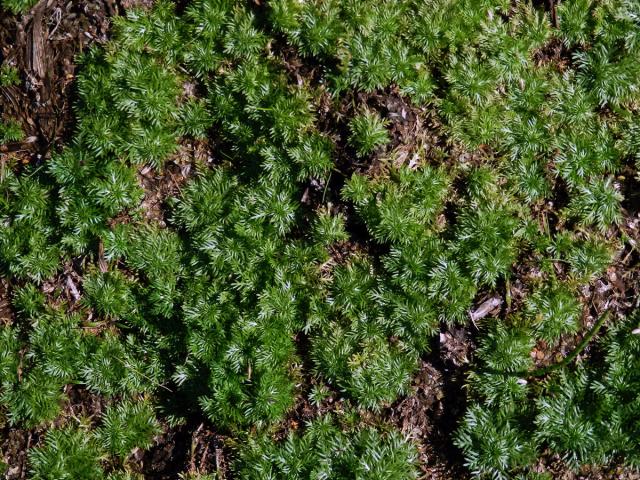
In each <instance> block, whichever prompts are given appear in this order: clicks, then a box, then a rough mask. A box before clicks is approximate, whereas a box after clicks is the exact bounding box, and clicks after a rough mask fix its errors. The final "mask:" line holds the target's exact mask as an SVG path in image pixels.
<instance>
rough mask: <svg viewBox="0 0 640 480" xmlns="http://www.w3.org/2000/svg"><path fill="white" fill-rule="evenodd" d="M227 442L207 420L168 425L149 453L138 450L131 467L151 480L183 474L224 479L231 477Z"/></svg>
mask: <svg viewBox="0 0 640 480" xmlns="http://www.w3.org/2000/svg"><path fill="white" fill-rule="evenodd" d="M225 442H226V438H225V437H224V436H222V435H219V434H217V433H216V431H215V429H214V428H213V426H212V425H211V424H210V423H209V422H207V421H200V422H198V421H196V420H193V421H189V422H187V423H186V424H184V425H179V426H176V427H169V426H166V427H165V431H164V433H163V434H162V435H160V436H158V437H156V439H155V442H154V445H153V446H152V447H151V448H149V449H148V450H146V451H142V450H136V451H134V453H133V454H132V455H131V457H130V458H129V462H128V464H129V467H130V468H131V469H132V470H133V471H135V472H137V473H141V474H143V475H144V477H145V478H147V479H149V480H175V479H176V478H178V475H179V474H181V473H189V474H208V473H217V474H218V477H217V478H220V479H221V480H224V479H228V478H230V476H229V475H230V473H229V461H228V456H229V452H228V447H227V446H226V443H225Z"/></svg>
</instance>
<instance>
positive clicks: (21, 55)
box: [0, 0, 118, 161]
mask: <svg viewBox="0 0 640 480" xmlns="http://www.w3.org/2000/svg"><path fill="white" fill-rule="evenodd" d="M117 11H118V7H117V5H116V4H115V0H91V1H88V2H84V1H82V2H81V1H69V2H65V1H62V0H41V1H40V2H38V3H37V4H36V5H35V6H34V7H33V8H32V9H31V11H30V12H28V13H26V14H24V15H18V16H15V15H9V14H7V13H6V12H3V11H0V61H2V62H4V63H5V64H7V65H11V66H13V67H15V68H17V69H18V71H19V73H20V80H21V83H20V84H19V85H17V86H12V87H4V88H1V89H0V90H1V92H0V93H1V94H0V114H1V116H2V117H3V118H4V119H5V120H6V119H9V118H11V119H13V120H17V121H18V122H20V124H21V126H22V129H23V131H24V133H25V139H24V140H23V141H22V142H19V143H15V144H10V145H9V146H8V148H6V150H8V151H10V152H13V153H14V154H16V155H18V156H20V157H21V158H22V159H23V160H24V161H29V160H31V161H38V160H39V159H41V158H46V157H48V156H49V155H50V154H51V152H52V151H53V149H54V148H56V147H59V146H60V145H61V144H62V143H63V141H64V140H65V139H66V138H67V137H68V135H69V133H70V132H71V131H72V129H73V112H72V108H71V107H72V104H73V81H74V79H75V71H76V68H77V65H76V60H75V58H76V55H78V54H79V53H81V52H82V51H84V50H86V48H87V47H88V46H90V45H91V44H93V43H101V42H104V41H106V39H107V33H108V31H109V25H110V21H109V17H110V16H112V15H114V14H115V13H117Z"/></svg>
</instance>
